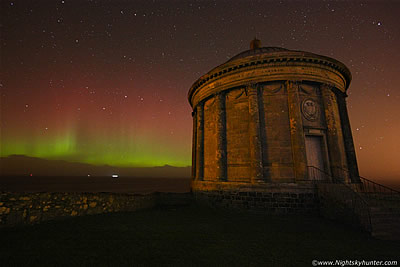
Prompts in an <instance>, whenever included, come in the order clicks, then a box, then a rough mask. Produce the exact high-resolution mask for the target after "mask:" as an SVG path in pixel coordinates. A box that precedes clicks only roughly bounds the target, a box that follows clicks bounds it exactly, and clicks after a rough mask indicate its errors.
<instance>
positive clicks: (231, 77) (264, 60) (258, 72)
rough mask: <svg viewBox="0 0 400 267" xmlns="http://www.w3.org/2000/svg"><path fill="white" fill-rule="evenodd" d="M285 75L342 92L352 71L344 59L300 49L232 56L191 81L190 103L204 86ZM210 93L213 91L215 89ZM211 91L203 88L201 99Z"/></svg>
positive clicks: (276, 78)
mask: <svg viewBox="0 0 400 267" xmlns="http://www.w3.org/2000/svg"><path fill="white" fill-rule="evenodd" d="M313 69H314V70H315V71H313ZM242 74H243V75H242ZM251 74H253V75H251ZM287 79H289V80H292V79H298V80H310V81H316V82H321V83H329V84H334V85H335V86H336V87H337V88H339V89H340V90H341V91H343V92H345V91H346V90H347V88H348V86H349V84H350V81H351V73H350V71H349V69H348V68H347V67H346V66H345V65H344V64H343V63H341V62H339V61H337V60H335V59H333V58H329V57H325V56H320V55H316V54H312V53H308V52H301V51H283V52H274V53H267V54H261V55H256V56H249V57H245V58H239V59H236V60H231V61H228V62H226V63H224V64H222V65H220V66H218V67H216V68H214V69H213V70H211V71H210V72H208V73H207V74H205V75H203V76H202V77H200V78H199V79H198V80H197V81H196V82H195V83H194V84H193V85H192V87H191V88H190V90H189V93H188V99H189V102H190V104H191V105H192V106H195V105H196V102H198V101H201V99H198V97H196V95H198V94H199V93H200V91H204V89H205V91H210V88H212V87H216V86H218V87H219V88H218V89H217V88H215V89H217V90H226V89H228V88H227V87H234V86H240V85H241V84H243V83H248V82H251V81H252V82H263V81H274V80H287ZM217 90H211V91H217ZM209 93H210V94H215V93H216V92H209ZM210 94H208V93H206V92H202V93H200V95H202V97H200V98H202V99H203V98H205V97H207V96H208V95H210ZM195 98H197V101H195Z"/></svg>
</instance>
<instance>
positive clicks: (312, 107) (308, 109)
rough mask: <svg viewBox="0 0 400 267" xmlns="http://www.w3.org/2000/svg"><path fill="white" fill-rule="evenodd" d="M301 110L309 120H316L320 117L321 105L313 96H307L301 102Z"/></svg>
mask: <svg viewBox="0 0 400 267" xmlns="http://www.w3.org/2000/svg"><path fill="white" fill-rule="evenodd" d="M301 112H302V113H303V115H304V117H305V118H306V119H307V120H309V121H315V120H317V119H318V114H319V107H318V103H317V102H315V100H314V99H312V98H306V99H304V100H303V102H302V104H301Z"/></svg>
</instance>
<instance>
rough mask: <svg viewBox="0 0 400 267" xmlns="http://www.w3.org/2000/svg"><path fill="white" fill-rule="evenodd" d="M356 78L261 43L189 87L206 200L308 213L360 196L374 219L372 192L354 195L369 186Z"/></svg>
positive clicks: (313, 57)
mask: <svg viewBox="0 0 400 267" xmlns="http://www.w3.org/2000/svg"><path fill="white" fill-rule="evenodd" d="M350 81H351V73H350V71H349V69H348V68H347V67H346V66H345V65H344V64H343V63H341V62H339V61H337V60H335V59H333V58H330V57H326V56H321V55H317V54H313V53H309V52H304V51H294V50H288V49H284V48H280V47H262V46H261V42H260V41H259V40H257V39H254V40H253V41H252V42H251V44H250V49H249V50H247V51H244V52H242V53H239V54H238V55H236V56H234V57H232V58H231V59H230V60H228V61H227V62H225V63H224V64H222V65H219V66H217V67H216V68H214V69H212V70H211V71H209V72H208V73H206V74H205V75H203V76H201V77H200V78H199V79H198V80H197V81H196V82H195V83H194V84H193V85H192V87H191V88H190V90H189V93H188V99H189V102H190V105H191V106H192V108H193V112H192V116H193V147H192V151H193V152H192V183H191V190H192V192H193V194H194V196H195V197H196V199H198V200H202V201H206V202H208V203H211V204H212V205H219V206H224V207H233V208H239V209H246V210H248V209H250V210H253V209H254V210H259V211H264V212H267V213H304V212H313V211H316V210H317V209H320V208H321V205H326V201H322V199H321V198H324V197H325V196H326V199H335V198H336V200H334V201H333V202H335V201H338V202H340V201H342V202H343V203H345V202H346V201H347V202H349V201H350V200H351V201H353V202H352V203H351V205H353V207H351V209H358V210H356V213H358V218H357V220H359V221H361V223H362V224H363V223H364V224H365V225H367V224H369V222H367V221H368V220H370V215H369V214H367V213H368V212H369V211H368V210H367V209H368V208H366V209H365V210H364V206H363V205H364V204H365V203H363V198H360V199H358V200H352V199H354V194H356V196H357V194H358V195H361V192H362V191H363V190H364V192H365V189H366V182H365V181H361V180H360V179H361V178H360V177H359V174H358V167H357V160H356V155H355V151H354V144H353V138H352V133H351V128H350V123H349V118H348V114H347V107H346V97H347V90H348V88H349V85H350ZM317 185H318V186H317ZM332 196H333V197H332ZM357 201H359V202H357ZM321 202H322V203H321ZM331 204H332V203H331ZM368 205H369V204H368V203H366V204H365V206H368ZM333 206H334V205H333ZM334 212H338V213H340V211H338V210H335V211H333V213H334Z"/></svg>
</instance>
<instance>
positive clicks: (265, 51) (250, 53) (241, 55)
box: [227, 46, 290, 62]
mask: <svg viewBox="0 0 400 267" xmlns="http://www.w3.org/2000/svg"><path fill="white" fill-rule="evenodd" d="M284 51H290V50H288V49H285V48H282V47H274V46H269V47H260V48H255V49H249V50H246V51H243V52H241V53H239V54H237V55H236V56H233V57H232V58H231V59H229V60H228V61H227V62H230V61H233V60H236V59H239V58H245V57H251V56H258V55H263V54H271V53H275V52H284Z"/></svg>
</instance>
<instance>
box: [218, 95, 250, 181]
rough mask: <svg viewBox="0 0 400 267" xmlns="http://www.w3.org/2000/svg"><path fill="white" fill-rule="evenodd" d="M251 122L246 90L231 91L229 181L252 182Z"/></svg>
mask: <svg viewBox="0 0 400 267" xmlns="http://www.w3.org/2000/svg"><path fill="white" fill-rule="evenodd" d="M249 122H250V118H249V101H248V97H247V94H246V92H245V88H240V89H236V90H231V91H229V92H228V93H227V94H226V140H227V163H228V177H227V179H228V181H237V182H239V181H242V182H250V137H249ZM212 138H214V137H212ZM215 138H217V137H215Z"/></svg>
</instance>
